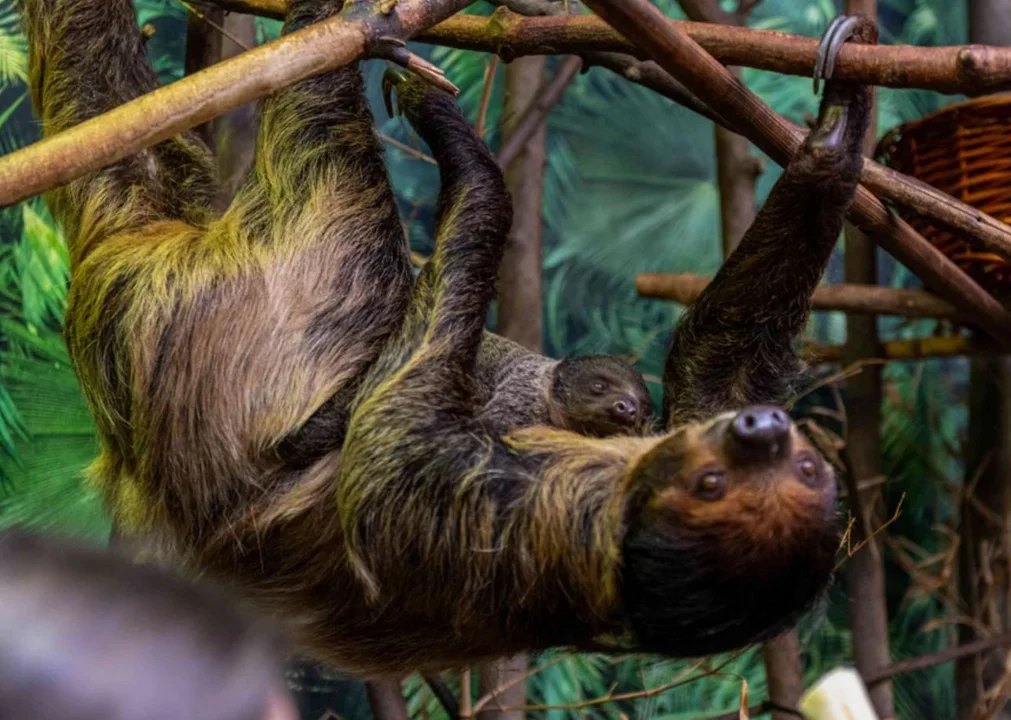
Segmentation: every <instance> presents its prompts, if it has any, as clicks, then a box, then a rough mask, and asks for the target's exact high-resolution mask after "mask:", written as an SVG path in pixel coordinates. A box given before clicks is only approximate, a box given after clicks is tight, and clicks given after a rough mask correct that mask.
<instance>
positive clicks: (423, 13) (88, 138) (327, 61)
mask: <svg viewBox="0 0 1011 720" xmlns="http://www.w3.org/2000/svg"><path fill="white" fill-rule="evenodd" d="M257 4H258V5H261V6H262V5H266V4H267V2H266V0H263V2H261V3H257ZM469 4H470V0H401V2H399V4H397V5H396V6H395V7H393V8H392V9H390V10H388V11H383V10H380V11H379V12H377V13H376V14H372V15H368V16H366V17H357V18H354V19H350V18H349V19H345V18H343V17H336V18H330V19H329V20H326V21H324V22H321V23H317V24H315V25H312V26H311V27H308V28H305V29H303V30H300V31H298V32H295V33H292V34H290V35H287V36H285V37H283V38H281V39H279V40H275V41H274V42H271V43H268V44H266V45H262V46H260V47H258V48H256V49H255V50H250V51H249V52H246V53H243V54H242V55H241V56H238V57H235V58H232V59H229V60H225V61H222V62H220V63H217V64H215V65H213V66H211V67H209V68H207V69H206V70H203V71H201V72H198V73H196V74H194V75H191V76H190V77H186V78H183V79H182V80H179V81H177V82H174V83H172V84H171V85H167V86H165V87H162V88H159V89H157V90H155V91H154V92H151V93H148V94H146V95H143V96H142V97H139V98H137V99H136V100H133V101H131V102H129V103H126V104H124V105H121V106H120V107H118V108H116V109H114V110H112V111H110V112H107V113H105V114H103V115H100V116H98V117H95V118H92V119H91V120H88V121H86V122H83V123H81V124H80V125H77V126H75V127H73V128H70V129H68V130H66V131H64V132H61V133H59V134H57V135H54V136H52V137H49V138H46V139H45V140H42V141H41V142H37V143H35V144H34V145H30V146H28V147H26V148H22V149H21V150H17V151H15V152H13V153H11V154H9V155H7V156H5V157H3V158H0V207H3V206H8V205H12V204H14V203H16V202H18V201H20V200H25V199H27V198H30V197H32V196H34V195H38V194H39V193H42V192H45V191H46V190H49V189H51V188H54V187H58V186H60V185H62V184H64V183H67V182H69V181H71V180H73V179H75V178H78V177H81V176H82V175H85V174H87V173H89V172H93V171H95V170H99V169H101V168H103V167H106V166H108V165H109V164H111V163H113V162H115V161H117V160H120V159H122V158H124V157H128V156H129V155H133V154H135V153H137V152H140V151H141V150H144V149H145V148H148V147H150V146H152V145H155V144H156V143H158V142H161V141H162V140H166V139H168V138H170V137H172V136H173V135H176V134H178V133H180V132H183V131H185V130H188V129H189V128H192V127H194V126H196V125H199V124H201V123H204V122H207V121H208V120H211V119H212V118H214V117H217V116H218V115H221V114H222V113H225V112H227V111H229V110H233V109H235V108H237V107H239V106H241V105H244V104H245V103H247V102H251V101H253V100H257V99H259V98H261V97H264V96H265V95H269V94H270V93H272V92H275V91H277V90H280V89H281V88H283V87H287V86H288V85H291V84H292V83H295V82H297V81H299V80H303V79H305V78H307V77H312V76H314V75H318V74H320V73H322V72H326V71H327V70H333V69H334V68H338V67H341V66H343V65H347V64H349V63H351V62H354V61H355V60H357V59H359V58H362V57H366V56H374V55H375V56H378V55H382V56H384V57H388V53H385V52H383V51H384V50H387V49H388V48H389V47H390V45H389V43H383V42H382V41H383V40H391V39H392V40H402V39H407V38H410V37H412V36H414V35H416V34H417V33H418V32H419V31H420V30H421V29H423V28H425V27H428V26H431V25H433V24H435V23H437V22H439V21H440V20H443V19H445V18H446V17H448V16H450V15H452V14H453V13H455V12H458V11H459V10H462V9H463V8H465V7H466V6H467V5H469ZM384 13H385V14H384ZM398 57H399V58H400V59H404V58H403V55H400V56H398Z"/></svg>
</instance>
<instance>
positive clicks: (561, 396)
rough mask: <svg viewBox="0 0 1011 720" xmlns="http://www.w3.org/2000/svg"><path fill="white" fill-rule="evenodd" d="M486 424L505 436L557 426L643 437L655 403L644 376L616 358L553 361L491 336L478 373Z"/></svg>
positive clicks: (479, 403) (605, 434)
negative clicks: (522, 428)
mask: <svg viewBox="0 0 1011 720" xmlns="http://www.w3.org/2000/svg"><path fill="white" fill-rule="evenodd" d="M474 379H475V382H474V402H475V405H476V406H477V407H478V408H479V410H478V418H479V420H480V421H481V423H482V425H483V426H484V427H485V428H487V429H489V430H491V431H493V432H497V433H499V434H505V433H508V432H509V431H510V430H515V429H516V428H521V427H529V426H531V425H551V426H553V427H557V428H561V429H564V430H571V431H573V432H578V433H581V434H583V435H589V436H591V437H608V436H611V435H643V434H645V433H646V432H647V431H648V430H649V429H650V425H651V418H652V404H651V403H652V401H651V400H650V396H649V390H647V388H646V382H645V381H644V380H643V379H642V375H641V374H640V373H639V371H638V370H636V369H635V368H634V367H633V366H632V365H631V364H630V363H628V362H626V361H625V360H622V359H621V358H619V357H614V356H610V355H584V356H573V357H567V358H564V359H561V360H553V359H551V358H547V357H544V356H543V355H539V354H537V353H533V352H530V351H529V350H527V349H526V348H525V347H523V346H522V345H519V344H517V343H515V342H513V341H511V340H508V339H506V338H503V337H501V336H500V335H494V334H492V333H489V332H485V333H484V335H483V338H482V340H481V346H480V348H479V350H478V360H477V363H476V366H475V373H474Z"/></svg>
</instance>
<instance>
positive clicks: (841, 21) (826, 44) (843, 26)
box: [814, 15, 865, 95]
mask: <svg viewBox="0 0 1011 720" xmlns="http://www.w3.org/2000/svg"><path fill="white" fill-rule="evenodd" d="M864 22H865V19H864V18H862V17H860V16H857V15H840V16H838V17H837V18H835V19H834V20H833V21H832V22H830V23H829V25H828V27H827V28H826V29H825V32H824V34H822V36H821V43H820V44H819V45H818V56H817V59H816V60H815V64H814V92H815V95H817V94H818V90H819V88H820V85H821V81H822V80H830V79H831V78H832V73H833V71H834V70H835V60H836V57H838V55H839V50H840V49H841V48H842V46H843V45H845V44H846V41H847V40H849V39H850V38H851V37H853V35H855V34H856V32H857V30H858V29H859V28H860V26H861V25H863V24H864Z"/></svg>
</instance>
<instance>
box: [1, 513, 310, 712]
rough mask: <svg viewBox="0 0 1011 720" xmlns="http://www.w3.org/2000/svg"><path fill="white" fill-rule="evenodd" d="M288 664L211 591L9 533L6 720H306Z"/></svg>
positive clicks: (4, 569)
mask: <svg viewBox="0 0 1011 720" xmlns="http://www.w3.org/2000/svg"><path fill="white" fill-rule="evenodd" d="M280 657H281V654H280V651H279V647H278V646H277V644H276V643H275V641H274V637H273V634H272V633H271V632H270V630H269V628H268V627H267V626H265V625H264V624H263V623H262V622H261V621H259V620H258V619H256V618H255V617H253V616H251V615H249V614H247V613H246V612H244V611H243V610H241V609H240V608H239V607H238V606H237V605H236V604H235V603H234V602H232V601H230V600H229V599H228V598H227V597H226V596H225V595H223V594H222V593H220V592H219V591H218V590H216V589H214V588H212V587H209V586H205V585H200V584H192V583H188V582H185V581H183V580H182V579H179V578H176V577H174V576H172V575H170V574H168V573H167V572H165V571H163V570H160V569H158V568H156V567H153V566H142V565H135V564H133V563H131V562H129V561H128V560H127V559H125V558H122V557H119V556H116V555H113V554H111V553H107V552H102V551H99V550H96V549H89V548H84V547H79V546H75V545H73V544H70V543H67V542H64V541H58V540H54V539H50V538H44V537H41V536H38V535H34V534H30V533H25V532H21V531H3V532H0V717H2V718H4V720H183V719H185V720H296V714H295V710H294V705H293V703H292V701H291V698H290V697H289V696H288V694H287V692H286V690H285V689H284V686H283V681H282V674H281V668H280Z"/></svg>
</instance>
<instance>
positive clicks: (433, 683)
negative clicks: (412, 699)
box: [421, 673, 460, 720]
mask: <svg viewBox="0 0 1011 720" xmlns="http://www.w3.org/2000/svg"><path fill="white" fill-rule="evenodd" d="M421 677H422V678H423V679H424V681H425V683H426V684H427V685H428V687H429V688H430V689H431V691H432V694H433V695H435V697H436V698H437V699H438V700H439V703H440V704H441V705H442V709H443V710H445V711H446V714H447V715H448V716H449V720H456V719H457V718H459V717H460V704H459V703H458V702H457V701H456V698H455V697H454V696H453V691H452V690H450V689H449V686H448V685H446V683H445V682H443V680H442V678H441V677H439V676H438V675H432V674H430V673H425V674H423V675H422V676H421Z"/></svg>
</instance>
